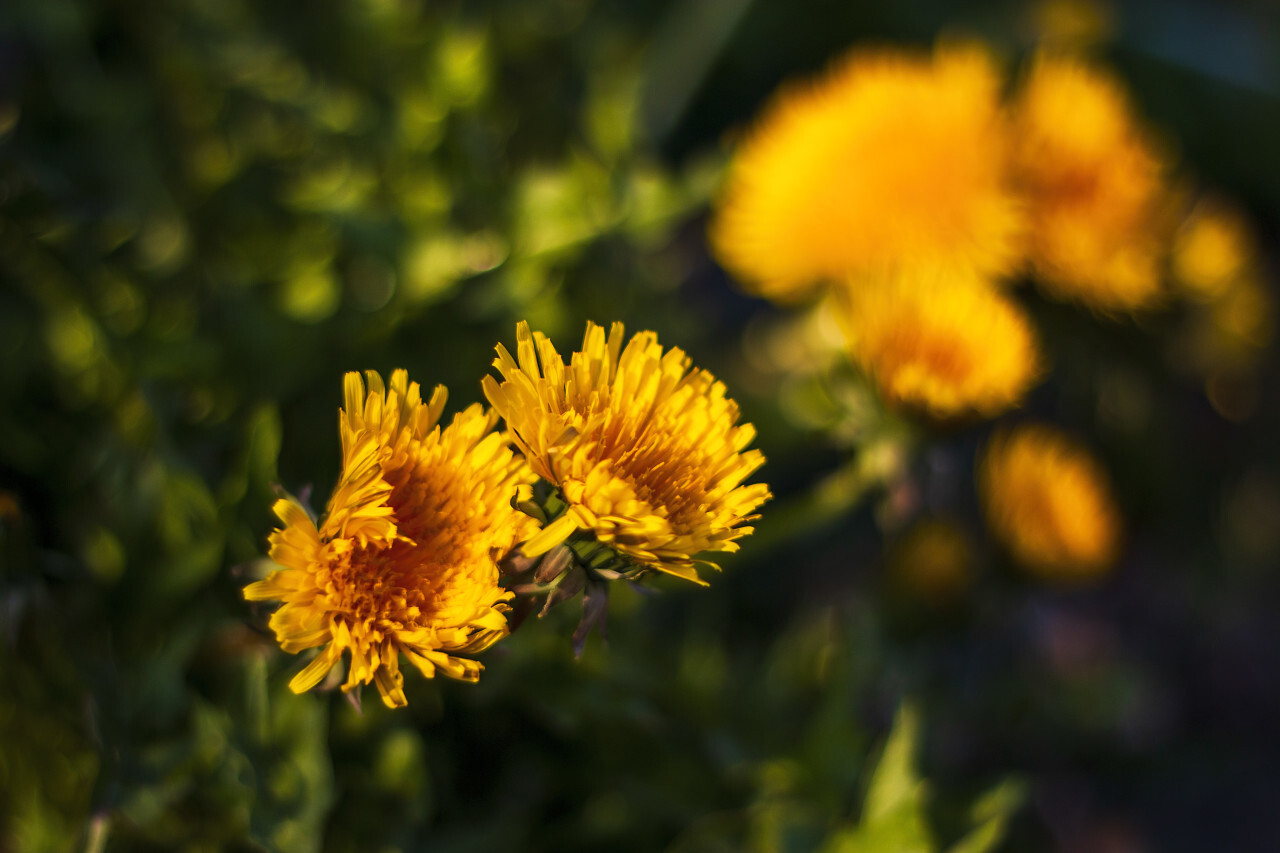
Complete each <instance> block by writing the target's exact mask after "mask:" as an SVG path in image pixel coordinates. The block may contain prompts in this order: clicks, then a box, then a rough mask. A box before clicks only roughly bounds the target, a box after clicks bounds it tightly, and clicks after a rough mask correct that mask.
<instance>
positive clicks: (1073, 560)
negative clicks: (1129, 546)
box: [979, 425, 1120, 580]
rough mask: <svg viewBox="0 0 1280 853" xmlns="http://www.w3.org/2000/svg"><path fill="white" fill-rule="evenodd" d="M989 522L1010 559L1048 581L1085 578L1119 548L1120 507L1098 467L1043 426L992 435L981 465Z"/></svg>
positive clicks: (1097, 571) (1097, 572) (1108, 564)
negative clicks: (1118, 508) (1117, 507)
mask: <svg viewBox="0 0 1280 853" xmlns="http://www.w3.org/2000/svg"><path fill="white" fill-rule="evenodd" d="M979 489H980V492H981V495H982V499H983V504H984V508H985V510H986V514H987V521H988V523H989V524H990V526H991V529H992V531H993V532H994V533H995V534H996V536H997V537H998V538H999V539H1000V541H1001V542H1002V543H1003V544H1004V546H1005V547H1006V548H1007V549H1008V550H1009V552H1010V554H1011V555H1012V556H1013V558H1014V559H1015V560H1016V561H1017V562H1018V563H1019V564H1020V565H1021V566H1023V567H1024V568H1026V569H1027V570H1028V571H1031V572H1033V573H1034V574H1036V575H1038V576H1040V577H1042V578H1045V579H1047V580H1086V579H1089V578H1093V577H1096V576H1098V575H1100V574H1102V573H1103V572H1105V571H1106V570H1107V569H1108V568H1110V567H1111V564H1112V562H1113V561H1114V560H1115V558H1116V553H1117V551H1118V549H1119V540H1120V530H1119V513H1118V511H1117V510H1116V506H1115V502H1114V499H1113V498H1112V496H1111V490H1110V487H1109V485H1108V483H1107V479H1106V476H1105V474H1104V473H1103V471H1102V469H1101V467H1100V466H1099V465H1098V463H1097V462H1096V461H1095V460H1094V459H1093V457H1092V456H1090V455H1089V453H1088V452H1087V451H1086V450H1084V449H1083V448H1081V447H1079V446H1077V445H1076V444H1075V443H1074V442H1072V441H1071V440H1069V439H1068V438H1067V437H1066V436H1064V435H1062V434H1061V433H1059V432H1057V431H1056V430H1054V429H1051V428H1050V427H1046V426H1038V425H1033V426H1024V427H1020V428H1018V429H1014V430H1012V431H1010V432H1006V433H1001V434H999V435H997V436H996V437H995V438H993V439H992V441H991V443H990V445H989V446H988V447H987V450H986V453H985V455H984V458H983V460H982V463H981V466H980V469H979Z"/></svg>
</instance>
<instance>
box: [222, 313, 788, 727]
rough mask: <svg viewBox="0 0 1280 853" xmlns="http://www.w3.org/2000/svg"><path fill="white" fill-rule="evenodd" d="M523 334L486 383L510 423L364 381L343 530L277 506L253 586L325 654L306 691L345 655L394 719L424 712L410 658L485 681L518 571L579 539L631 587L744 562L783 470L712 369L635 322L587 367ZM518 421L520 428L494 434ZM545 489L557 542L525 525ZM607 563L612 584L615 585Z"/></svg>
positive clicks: (251, 592)
mask: <svg viewBox="0 0 1280 853" xmlns="http://www.w3.org/2000/svg"><path fill="white" fill-rule="evenodd" d="M517 339H518V340H517V348H516V350H517V354H518V358H519V360H518V361H516V360H515V359H512V358H511V356H510V354H509V353H508V352H507V350H506V349H505V348H504V347H502V346H501V345H499V347H498V359H497V361H496V362H495V365H496V366H497V368H498V369H499V371H500V372H501V373H502V375H503V381H502V382H501V383H499V382H497V381H496V380H495V379H493V378H492V377H487V378H486V379H485V380H484V391H485V394H486V395H487V396H488V397H489V400H490V401H491V403H492V404H493V410H492V411H486V410H485V409H484V408H483V407H482V406H480V405H473V406H471V407H470V408H468V409H466V410H465V411H463V412H462V413H460V414H458V415H457V416H455V417H454V419H453V422H452V423H451V424H450V425H449V426H447V427H445V428H443V429H442V428H441V427H440V426H439V420H440V415H441V412H442V411H443V409H444V404H445V398H446V393H445V389H444V388H443V387H439V388H437V389H436V391H435V393H434V394H432V396H431V399H430V400H429V401H427V402H424V401H423V400H422V396H421V392H420V389H419V387H418V384H417V383H412V384H410V383H409V381H408V376H407V374H406V373H405V372H404V371H403V370H398V371H396V372H395V373H393V374H392V376H391V382H390V385H389V386H384V385H383V382H382V379H381V377H379V376H378V374H376V373H372V372H370V373H369V374H367V379H365V378H362V377H361V376H360V374H358V373H350V374H348V375H347V377H346V386H345V393H346V401H345V406H344V408H343V410H342V413H341V416H340V418H339V427H340V432H341V438H342V475H341V477H340V479H339V481H338V485H337V487H336V488H335V489H334V491H333V495H332V496H331V497H330V499H329V504H328V509H327V512H326V514H325V517H324V519H323V521H321V522H319V523H317V521H316V520H314V519H313V518H312V517H311V515H310V513H309V512H308V511H307V510H306V509H305V508H304V507H303V506H302V505H301V504H299V503H298V502H297V501H295V500H293V499H290V498H285V499H282V500H280V501H278V502H277V503H276V506H275V512H276V514H277V515H278V516H279V518H280V520H281V522H283V525H284V526H283V527H282V528H281V529H279V530H276V531H275V532H274V533H273V534H272V535H271V551H270V556H271V559H272V560H273V561H274V562H275V563H276V564H277V565H278V566H279V569H278V570H276V571H274V572H273V573H272V574H270V575H269V576H268V577H267V578H266V579H264V580H261V581H258V582H256V583H252V584H250V585H248V586H247V587H245V589H244V596H245V598H246V599H248V600H250V601H279V602H282V604H281V606H280V607H279V608H278V609H277V610H276V611H275V613H274V614H272V616H271V620H270V626H271V628H272V630H273V631H274V632H275V634H276V638H277V640H278V641H279V642H280V645H281V647H282V648H283V649H284V650H285V651H286V652H292V653H297V652H301V651H305V650H307V649H312V648H317V647H319V648H320V652H319V654H317V655H316V657H315V658H314V659H313V660H312V661H311V662H310V664H308V665H307V666H306V667H305V668H304V669H303V670H302V671H301V672H299V673H298V675H297V676H296V677H295V678H294V679H293V680H292V682H290V687H291V688H292V689H293V690H294V691H295V692H299V693H300V692H303V691H305V690H308V689H310V688H312V687H314V686H315V685H317V684H319V683H320V682H321V681H322V680H323V679H324V678H325V677H326V676H327V675H328V674H329V673H330V671H331V670H333V668H334V667H335V666H337V665H338V664H339V663H340V662H341V661H342V659H343V656H344V653H349V664H348V668H347V677H346V681H345V682H344V683H343V685H342V688H343V690H344V691H350V690H353V689H355V688H357V687H360V686H361V685H364V684H369V683H373V684H375V685H376V686H377V688H378V692H379V693H380V694H381V696H382V699H383V701H384V702H385V703H386V704H387V705H388V706H390V707H398V706H401V705H404V704H405V703H406V699H405V693H404V689H403V684H404V678H403V676H402V674H401V671H400V660H401V657H402V656H403V657H404V659H406V660H407V661H408V662H409V663H411V664H413V665H414V666H416V667H417V668H418V669H419V670H420V671H421V672H422V673H423V674H424V675H426V676H427V677H432V676H433V675H434V674H435V673H436V672H437V671H439V672H441V673H443V674H445V675H449V676H452V677H454V678H458V679H462V680H466V681H474V680H475V679H476V678H477V677H478V676H479V673H480V670H481V669H482V667H481V665H480V664H479V663H478V662H476V661H474V660H472V659H470V658H469V657H462V656H463V655H471V654H474V653H476V652H480V651H483V650H484V649H486V648H488V647H489V646H490V645H492V644H493V643H494V642H496V641H497V640H499V639H501V638H502V637H503V636H505V635H506V634H507V633H508V625H507V619H506V612H507V611H508V610H509V609H510V607H509V605H508V604H507V601H508V600H510V599H511V598H512V596H513V593H512V592H509V591H507V590H506V589H504V588H503V587H502V586H501V585H499V583H498V576H499V564H500V563H502V564H506V562H507V561H508V560H510V559H511V558H512V557H514V556H515V555H519V556H520V559H527V558H529V557H537V556H538V555H542V554H546V553H547V552H548V551H550V550H552V549H553V548H556V547H557V546H558V545H560V544H561V543H562V542H564V541H565V540H566V539H571V540H573V543H574V544H577V545H579V546H582V545H587V546H589V548H590V549H591V551H592V553H598V552H599V551H601V550H607V551H608V552H609V554H611V555H612V559H613V560H614V561H615V563H618V562H620V563H622V564H625V565H627V566H630V567H631V569H630V570H629V571H628V572H627V573H626V574H627V576H629V577H636V576H639V575H640V574H643V573H644V572H645V571H648V570H650V569H654V570H658V571H663V572H666V573H668V574H673V575H676V576H678V577H682V578H686V579H688V580H691V581H694V582H697V583H702V581H701V580H700V579H699V577H698V573H697V570H696V566H697V565H698V564H702V565H707V566H712V567H715V563H713V562H710V561H709V560H708V559H707V558H706V556H704V554H705V552H715V551H720V552H728V551H736V550H737V549H738V543H737V540H738V539H740V538H741V537H743V536H745V535H747V534H749V533H750V532H751V531H752V528H751V527H750V526H748V525H749V523H750V522H751V521H752V520H753V519H754V518H755V517H756V516H755V515H754V514H753V513H754V512H755V510H756V509H757V508H758V507H759V506H760V504H762V503H763V502H764V501H765V500H766V499H767V498H768V497H769V490H768V488H767V487H766V486H764V485H763V484H757V485H744V481H745V480H746V479H747V477H749V476H750V475H751V474H752V473H753V472H754V471H755V470H756V469H757V468H759V467H760V465H762V464H763V463H764V456H763V455H762V454H761V453H760V451H758V450H746V447H747V445H748V444H750V443H751V440H752V439H753V438H754V436H755V431H754V429H752V427H751V426H750V425H749V424H740V423H738V407H737V405H736V404H735V403H734V402H733V401H732V400H730V399H729V398H728V397H727V396H726V394H725V387H724V385H723V384H722V383H720V382H717V381H716V380H715V378H714V377H713V376H711V374H709V373H707V372H706V371H703V370H692V369H690V364H689V359H688V358H687V357H686V356H685V354H684V353H683V352H681V351H680V350H678V349H671V350H668V351H666V352H664V351H663V349H662V347H661V346H659V345H658V342H657V338H656V336H655V335H654V334H653V333H652V332H641V333H640V334H638V335H635V336H634V337H633V338H631V340H630V341H629V342H627V343H626V344H625V346H624V342H623V328H622V325H621V324H620V323H615V324H614V326H613V328H612V329H611V331H610V333H609V335H608V337H607V338H606V337H605V334H604V330H603V329H602V328H600V327H599V326H596V325H595V324H588V326H587V333H586V338H585V340H584V343H583V348H582V351H581V352H578V353H575V354H574V355H573V357H572V359H571V362H570V364H568V365H566V364H565V363H564V362H563V361H561V359H560V356H559V355H558V354H557V352H556V350H555V348H554V347H553V346H552V345H551V342H550V341H548V340H547V339H546V338H545V337H544V336H543V335H541V334H536V335H535V334H534V333H532V332H531V331H530V330H529V327H528V324H525V323H521V324H520V326H519V328H518V330H517ZM366 381H367V387H366ZM499 416H502V417H503V418H505V419H506V421H507V425H508V427H509V430H510V432H509V433H502V432H495V431H494V426H495V425H496V424H497V421H498V417H499ZM511 442H514V443H515V445H516V446H517V447H518V448H519V450H520V452H521V453H519V454H518V453H516V452H514V451H513V450H512V448H511V447H510V443H511ZM538 477H542V478H543V479H544V480H546V481H547V483H548V484H549V485H550V486H551V487H553V488H554V489H555V490H556V491H557V497H556V501H555V502H556V505H558V506H562V507H564V511H563V512H562V513H561V514H560V515H559V516H558V517H556V518H553V519H546V520H547V521H549V523H548V524H547V525H546V527H545V528H542V529H540V524H539V522H540V521H541V520H543V519H542V518H535V517H534V515H542V514H543V513H542V512H541V511H539V512H538V513H534V515H531V514H529V513H527V512H525V511H524V508H527V507H528V505H529V501H530V499H531V498H532V496H533V489H532V488H531V487H532V485H533V484H534V483H535V482H536V480H537V478H538ZM517 507H519V508H517ZM594 568H595V570H597V574H596V575H593V576H592V581H593V582H597V583H598V582H600V580H601V579H602V578H606V577H608V575H607V574H603V573H602V572H601V570H600V567H599V566H596V567H594ZM576 570H577V571H579V572H585V571H586V568H585V567H583V566H579V567H578V568H577V569H576ZM581 588H582V587H581V586H579V587H577V589H581ZM575 591H576V590H575Z"/></svg>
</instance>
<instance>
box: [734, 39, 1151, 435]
mask: <svg viewBox="0 0 1280 853" xmlns="http://www.w3.org/2000/svg"><path fill="white" fill-rule="evenodd" d="M1002 87H1003V82H1002V79H1001V75H1000V73H999V71H998V69H997V67H996V64H995V62H994V61H993V60H992V58H991V57H990V55H989V54H988V53H987V52H986V51H985V50H984V49H983V48H981V47H979V46H976V45H954V44H943V45H940V46H939V47H938V48H937V49H936V50H934V51H933V53H932V54H921V53H915V52H911V51H907V50H894V49H876V50H867V51H858V52H854V53H851V54H850V55H849V56H848V57H846V58H844V59H842V60H840V61H839V62H837V63H836V64H835V65H834V66H833V67H832V69H831V70H830V71H828V72H827V73H826V74H824V75H820V76H819V77H818V78H817V79H815V80H814V81H812V82H809V83H807V84H802V85H795V84H793V85H791V86H790V87H788V88H786V89H784V90H783V91H782V92H781V93H780V94H779V95H778V96H777V97H776V98H775V100H774V101H773V103H772V104H771V105H770V106H769V107H768V108H767V109H766V110H765V111H764V112H763V114H762V116H761V117H760V118H759V119H758V121H757V122H756V123H755V124H754V126H753V127H751V128H750V130H749V131H748V132H747V133H746V134H745V136H744V138H743V140H742V142H741V144H740V145H739V146H738V148H737V150H736V152H735V154H734V157H733V159H732V162H731V164H730V167H729V170H728V173H727V176H726V179H725V183H724V187H723V189H722V191H721V194H720V197H719V199H718V202H717V205H716V209H715V211H714V216H713V219H712V223H711V226H710V239H711V244H712V248H713V250H714V251H715V253H716V255H717V257H718V258H719V260H720V261H721V263H723V264H724V266H725V267H726V268H727V269H728V270H729V271H731V272H732V273H733V274H734V275H735V277H737V278H738V279H739V280H740V281H741V282H742V283H743V286H744V287H746V288H747V289H748V290H750V291H752V292H754V293H757V294H760V295H762V296H765V297H767V298H769V299H772V300H775V301H778V302H783V303H786V302H794V301H797V300H801V299H805V298H808V297H811V296H813V295H814V294H816V293H819V292H828V293H833V294H835V297H836V303H837V304H838V305H839V306H840V308H841V310H842V311H843V313H844V315H845V322H844V328H845V329H846V330H847V332H848V336H849V348H850V354H851V356H852V358H853V360H854V361H855V362H856V363H857V364H858V365H859V366H860V367H862V368H863V370H864V371H865V372H866V373H867V374H868V375H869V377H870V378H871V379H872V380H873V381H874V382H875V383H876V385H877V386H878V387H879V388H880V390H881V392H882V394H883V396H884V397H885V398H886V399H887V400H889V401H891V402H896V403H906V404H910V405H914V406H916V407H919V408H922V409H925V410H927V411H929V412H931V413H933V414H934V415H937V416H952V415H958V414H962V413H965V412H976V413H981V414H984V415H994V414H997V413H998V412H999V411H1001V410H1002V409H1005V408H1008V407H1010V406H1013V405H1016V404H1017V403H1018V402H1019V401H1020V399H1021V397H1022V395H1023V394H1024V393H1025V391H1026V390H1027V389H1028V387H1029V386H1030V380H1031V379H1032V378H1033V377H1034V376H1035V375H1036V373H1037V365H1038V364H1039V363H1040V359H1039V358H1038V357H1037V355H1036V345H1035V342H1034V339H1033V337H1032V335H1031V333H1030V331H1029V324H1028V323H1027V321H1026V320H1025V319H1024V318H1023V316H1022V314H1021V312H1020V310H1019V309H1018V308H1017V307H1016V306H1015V305H1014V304H1013V303H1012V302H1010V301H1009V300H1008V299H1007V298H1005V297H1003V296H1000V295H997V294H996V292H995V290H996V289H997V288H998V286H999V285H1000V283H1001V281H1002V280H1006V279H1009V278H1012V277H1013V276H1015V275H1016V274H1018V273H1019V272H1022V271H1029V272H1031V273H1032V274H1033V278H1034V279H1035V281H1036V283H1037V284H1038V285H1040V286H1041V287H1042V288H1043V289H1044V290H1045V292H1046V293H1048V294H1049V295H1051V296H1054V297H1058V298H1064V299H1070V300H1076V301H1079V302H1082V303H1084V304H1086V305H1088V306H1090V307H1092V308H1094V309H1096V310H1099V311H1103V312H1116V311H1131V310H1135V309H1138V308H1141V307H1143V306H1146V305H1149V304H1151V303H1152V302H1153V301H1154V300H1155V299H1156V298H1157V297H1158V296H1159V294H1160V283H1161V272H1162V270H1163V268H1164V264H1165V260H1166V258H1167V251H1168V242H1169V237H1170V231H1171V229H1169V228H1168V227H1167V226H1168V221H1169V215H1168V214H1169V210H1170V203H1169V197H1170V195H1171V193H1170V191H1169V188H1168V186H1167V180H1166V173H1167V172H1168V165H1167V163H1166V162H1165V161H1164V158H1163V157H1162V156H1161V154H1160V152H1159V151H1158V149H1157V147H1156V145H1155V144H1154V143H1153V141H1152V139H1151V137H1150V135H1149V134H1148V133H1147V132H1146V131H1145V130H1144V129H1143V127H1142V126H1141V124H1140V122H1139V121H1138V120H1137V119H1136V118H1135V116H1134V114H1133V111H1132V109H1131V107H1130V105H1129V103H1128V98H1127V96H1126V94H1125V92H1124V91H1123V89H1122V87H1121V86H1120V84H1119V83H1118V82H1117V81H1116V80H1114V79H1113V78H1112V77H1110V76H1109V75H1108V74H1106V73H1104V72H1103V71H1101V70H1099V69H1097V68H1096V67H1093V66H1091V65H1089V64H1087V63H1085V62H1084V61H1082V60H1080V59H1076V58H1071V57H1069V56H1067V55H1052V54H1049V53H1041V54H1040V55H1038V56H1037V57H1035V58H1034V60H1033V61H1032V63H1031V66H1030V70H1029V72H1028V74H1027V75H1026V79H1025V81H1024V82H1023V84H1022V86H1021V88H1020V90H1019V91H1018V92H1017V93H1016V95H1015V96H1014V97H1013V98H1012V100H1011V102H1010V104H1009V105H1008V106H1006V105H1005V104H1004V103H1003V102H1002V100H1001V89H1002ZM984 288H985V290H986V291H987V292H986V293H982V292H981V291H982V290H983V289H984ZM953 291H954V292H953ZM988 315H990V316H988ZM966 324H967V325H969V326H970V328H960V327H961V326H962V325H966ZM931 336H934V337H933V338H931ZM976 342H981V343H982V344H983V345H982V346H976V345H975V343H976ZM1017 359H1022V360H1023V361H1022V363H1020V364H1015V363H1014V360H1017Z"/></svg>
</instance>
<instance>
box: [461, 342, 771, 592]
mask: <svg viewBox="0 0 1280 853" xmlns="http://www.w3.org/2000/svg"><path fill="white" fill-rule="evenodd" d="M623 336H624V329H623V326H622V324H621V323H614V324H613V327H612V328H611V329H610V330H609V334H608V336H607V337H606V335H605V331H604V329H603V328H602V327H600V326H597V325H596V324H594V323H588V324H587V331H586V335H585V336H584V339H583V343H582V349H581V351H579V352H575V353H574V354H573V355H572V357H571V359H570V362H569V364H567V365H566V364H565V363H564V360H563V359H562V358H561V357H560V354H559V353H558V352H557V351H556V349H555V347H554V346H553V345H552V343H551V341H550V340H549V339H548V338H547V337H546V336H545V335H543V334H542V333H540V332H530V330H529V326H528V324H527V323H521V324H520V325H519V326H518V327H517V329H516V344H517V345H516V357H515V358H512V356H511V354H510V353H509V352H508V351H507V349H506V348H505V347H503V346H501V345H499V346H498V357H497V358H496V359H495V360H494V367H495V368H497V370H498V372H499V373H500V374H501V375H502V381H501V382H499V381H498V380H497V379H495V378H494V377H492V376H488V377H485V380H484V391H485V395H486V396H487V397H488V398H489V402H490V404H492V406H493V407H494V409H495V410H497V411H498V412H499V413H500V414H501V415H502V417H503V418H504V419H505V420H506V423H507V427H508V428H509V429H510V431H511V433H512V434H513V437H514V440H515V442H516V444H517V446H518V447H519V448H520V449H521V450H522V451H523V452H524V454H525V455H526V457H528V459H529V462H530V464H531V465H532V466H533V470H534V471H535V472H537V474H538V475H539V476H541V477H542V478H543V479H545V480H546V481H547V482H548V483H550V484H551V485H553V486H555V487H556V488H557V489H559V490H560V493H561V495H562V497H563V498H564V501H565V502H566V503H567V504H568V509H567V510H566V511H565V512H564V514H563V515H561V516H560V517H559V518H557V519H555V520H553V521H551V522H550V523H549V524H548V525H547V526H546V527H545V528H544V529H543V531H542V532H541V533H540V534H539V535H538V536H536V537H535V538H534V539H532V540H530V541H529V542H526V543H525V544H524V545H523V546H522V550H523V551H524V553H525V554H527V555H529V556H536V555H538V554H542V553H545V552H547V551H549V550H550V549H551V548H553V547H555V546H556V545H557V544H559V543H561V542H563V541H564V540H565V539H567V538H568V537H570V536H571V535H573V534H575V533H576V532H577V531H587V532H589V533H590V534H593V535H594V536H595V538H596V539H597V540H598V541H599V542H601V543H603V544H605V545H607V546H609V547H611V548H612V549H613V550H614V551H615V552H617V553H618V554H620V555H622V556H624V557H625V558H627V559H629V560H630V561H632V562H634V563H636V564H639V565H642V566H646V567H649V568H652V569H656V570H659V571H662V572H666V573H668V574H672V575H676V576H678V577H681V578H685V579H687V580H691V581H694V582H697V583H701V582H702V581H700V580H699V578H698V573H697V567H696V566H697V564H698V563H702V564H704V565H710V566H712V567H716V564H715V563H712V562H709V561H708V560H706V559H700V558H698V556H697V555H699V554H700V553H703V552H712V551H720V552H731V551H736V550H737V549H738V543H737V540H738V539H739V538H741V537H743V536H745V535H747V534H748V533H750V532H751V531H752V528H751V527H750V526H747V524H748V523H749V522H750V521H752V520H753V519H754V518H755V516H754V515H753V513H754V512H755V510H756V509H757V508H758V507H759V506H760V504H762V503H763V502H764V501H765V500H766V499H767V498H768V497H769V490H768V488H767V487H766V486H765V485H763V484H754V485H744V481H745V480H746V479H747V478H748V477H749V476H750V475H751V474H752V473H753V472H754V471H755V470H756V469H757V468H759V467H760V466H761V465H762V464H763V463H764V456H763V454H761V452H760V451H759V450H747V449H746V447H747V445H748V444H750V443H751V441H752V439H753V438H754V437H755V429H754V428H753V427H752V426H751V425H750V424H740V423H738V406H737V404H736V403H734V402H733V401H732V400H731V399H729V398H728V397H727V396H725V387H724V384H723V383H721V382H718V381H716V379H715V378H714V377H713V376H712V375H711V374H710V373H708V372H707V371H705V370H697V369H692V370H691V369H690V362H689V358H688V357H687V356H686V355H685V354H684V352H682V351H681V350H679V349H676V348H671V349H669V350H667V351H665V352H664V351H663V348H662V347H661V346H660V345H659V344H658V338H657V336H656V335H655V334H654V333H653V332H640V333H638V334H636V335H635V336H634V337H632V338H631V340H630V341H627V342H626V344H625V346H624V343H623Z"/></svg>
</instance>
